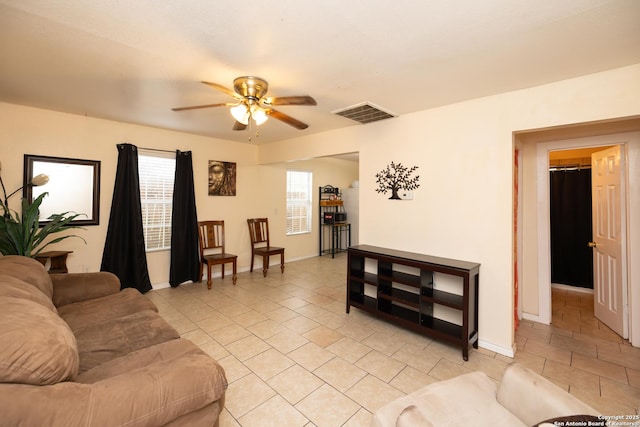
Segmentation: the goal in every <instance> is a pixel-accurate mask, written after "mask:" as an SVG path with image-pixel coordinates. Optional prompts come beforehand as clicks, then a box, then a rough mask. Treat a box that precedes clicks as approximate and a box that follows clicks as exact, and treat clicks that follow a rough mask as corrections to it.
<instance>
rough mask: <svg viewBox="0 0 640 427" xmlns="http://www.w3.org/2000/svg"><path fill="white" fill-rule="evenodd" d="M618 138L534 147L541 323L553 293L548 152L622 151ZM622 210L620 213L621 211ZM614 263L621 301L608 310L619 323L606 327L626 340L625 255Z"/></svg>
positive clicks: (594, 138) (624, 195)
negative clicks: (609, 148)
mask: <svg viewBox="0 0 640 427" xmlns="http://www.w3.org/2000/svg"><path fill="white" fill-rule="evenodd" d="M619 138H620V134H618V135H616V136H614V135H603V136H599V137H586V138H575V139H569V140H555V141H549V142H545V143H540V144H538V147H537V148H538V162H537V165H538V166H537V169H538V177H539V178H543V179H541V180H540V181H539V184H540V187H539V188H538V195H539V198H540V200H543V201H544V203H542V204H541V206H540V207H541V208H542V209H541V210H539V219H540V223H541V225H542V226H541V227H540V228H539V233H544V236H543V235H542V234H539V236H540V244H539V247H538V252H539V256H540V257H541V258H540V260H542V262H540V263H539V267H540V268H539V281H540V285H539V308H540V312H541V313H543V314H546V317H543V318H542V319H541V320H542V321H543V322H544V323H550V322H551V307H552V295H553V292H551V288H552V280H551V279H552V274H551V271H552V268H551V263H552V257H551V252H552V245H551V236H552V233H551V218H550V212H551V209H550V204H551V185H550V176H549V174H550V173H549V171H548V170H549V164H550V158H551V153H553V152H554V151H562V150H569V149H577V148H583V149H591V150H592V151H593V152H594V153H596V152H602V151H603V150H606V149H607V146H611V145H614V144H615V145H619V146H620V147H623V151H624V147H625V146H626V142H625V141H622V140H620V139H619ZM616 143H619V144H616ZM623 167H625V166H623ZM623 173H625V174H626V173H628V172H627V171H623ZM621 197H625V198H626V194H622V195H621ZM625 200H626V199H625ZM618 203H620V202H618ZM624 205H625V203H624V202H622V204H621V205H618V208H617V211H618V212H620V209H621V208H620V207H621V206H624ZM622 209H623V210H624V208H622ZM594 212H595V211H594ZM594 215H595V213H594ZM589 222H591V221H589ZM623 239H626V237H623ZM592 243H593V242H592V241H586V242H583V244H584V245H585V246H586V245H587V244H589V245H591V244H592ZM593 252H594V250H593V249H592V256H593ZM594 259H595V258H594ZM618 262H620V263H621V265H622V266H623V270H622V274H621V275H619V276H618V277H619V278H620V280H618V282H617V288H616V290H615V291H614V293H617V294H618V295H621V298H620V299H619V300H618V301H621V303H620V304H619V305H618V306H617V307H616V308H615V310H614V309H610V311H611V312H617V313H618V314H617V316H618V317H619V321H618V322H617V324H618V325H619V327H613V326H612V325H609V323H607V324H608V325H609V326H610V327H611V328H612V329H614V330H616V332H618V334H620V335H621V336H622V337H623V338H627V337H628V336H629V335H628V313H627V311H626V310H627V308H626V302H627V292H628V282H627V280H626V277H627V275H626V264H627V261H626V256H624V255H623V256H622V257H621V258H620V259H618ZM598 278H599V276H598ZM598 278H596V277H594V281H595V280H599V279H598ZM596 288H597V286H596ZM596 299H597V300H598V301H600V299H601V298H596ZM600 302H601V301H600ZM600 302H599V304H600ZM600 305H602V304H600ZM623 319H624V320H623ZM621 325H624V326H621Z"/></svg>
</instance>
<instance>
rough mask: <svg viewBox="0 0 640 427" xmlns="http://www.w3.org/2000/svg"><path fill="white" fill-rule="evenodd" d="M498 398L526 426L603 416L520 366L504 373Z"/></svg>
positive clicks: (511, 366)
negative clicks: (558, 420)
mask: <svg viewBox="0 0 640 427" xmlns="http://www.w3.org/2000/svg"><path fill="white" fill-rule="evenodd" d="M497 399H498V402H499V403H500V404H501V405H502V406H504V407H505V408H507V409H508V410H509V411H510V412H511V413H513V414H514V415H515V416H517V417H518V418H519V419H520V420H521V421H522V422H523V423H525V424H526V425H535V424H537V423H539V422H541V421H544V420H547V419H550V418H556V417H562V416H567V415H578V414H585V415H599V413H598V412H597V411H596V410H595V409H593V408H592V407H590V406H589V405H587V404H586V403H584V402H582V401H581V400H579V399H578V398H576V397H574V396H572V395H571V394H569V393H568V392H566V391H564V390H563V389H561V388H560V387H558V386H556V385H555V384H553V383H552V382H551V381H549V380H547V379H546V378H544V377H542V376H541V375H538V374H536V373H535V372H534V371H532V370H531V369H528V368H525V367H524V366H522V365H520V364H518V363H512V364H511V365H509V366H507V368H506V370H505V371H504V375H503V377H502V381H501V382H500V386H499V387H498V393H497Z"/></svg>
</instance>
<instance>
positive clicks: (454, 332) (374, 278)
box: [347, 245, 480, 360]
mask: <svg viewBox="0 0 640 427" xmlns="http://www.w3.org/2000/svg"><path fill="white" fill-rule="evenodd" d="M347 270H348V271H347V313H349V310H350V307H352V306H353V307H356V308H359V309H361V310H364V311H367V312H369V313H372V314H374V315H376V316H378V317H380V318H383V319H385V320H388V321H390V322H393V323H396V324H398V325H400V326H404V327H407V328H409V329H412V330H414V331H416V332H419V333H421V334H423V335H427V336H430V337H433V338H436V339H443V340H446V341H449V342H452V343H455V344H458V345H460V347H461V348H462V357H463V359H464V360H468V358H469V346H470V345H473V347H475V348H478V286H479V278H480V264H477V263H472V262H466V261H460V260H454V259H447V258H439V257H433V256H428V255H422V254H416V253H411V252H404V251H397V250H392V249H386V248H380V247H376V246H369V245H360V246H353V247H350V248H349V249H348V259H347ZM452 318H453V319H452Z"/></svg>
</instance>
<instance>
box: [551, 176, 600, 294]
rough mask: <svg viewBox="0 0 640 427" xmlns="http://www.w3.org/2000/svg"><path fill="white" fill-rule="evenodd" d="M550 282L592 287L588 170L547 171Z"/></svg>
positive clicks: (589, 178) (589, 183)
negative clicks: (548, 172) (548, 173)
mask: <svg viewBox="0 0 640 427" xmlns="http://www.w3.org/2000/svg"><path fill="white" fill-rule="evenodd" d="M550 187H551V188H550V197H551V200H550V208H551V218H550V222H551V281H552V282H553V283H560V284H565V285H571V286H579V287H583V288H593V252H592V251H593V250H592V249H591V248H589V247H588V246H587V243H588V242H590V241H591V240H592V235H593V231H592V226H591V217H592V214H591V169H581V170H558V171H552V172H550Z"/></svg>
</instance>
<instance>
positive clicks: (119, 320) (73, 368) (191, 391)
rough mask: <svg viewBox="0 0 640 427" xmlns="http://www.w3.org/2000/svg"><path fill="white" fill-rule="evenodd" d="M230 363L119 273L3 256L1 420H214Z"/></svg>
mask: <svg viewBox="0 0 640 427" xmlns="http://www.w3.org/2000/svg"><path fill="white" fill-rule="evenodd" d="M226 388H227V380H226V377H225V373H224V370H223V369H222V367H221V366H220V365H219V364H218V363H217V362H216V361H215V360H214V359H212V358H211V357H210V356H209V355H207V354H206V353H204V352H203V351H202V350H200V349H199V348H198V347H197V346H195V345H194V344H193V343H192V342H190V341H188V340H184V339H181V338H180V335H179V334H178V333H177V332H176V330H175V329H174V328H172V327H171V326H170V325H169V324H168V323H167V322H165V321H164V319H162V317H161V316H160V315H159V314H158V313H157V308H156V307H155V305H154V304H153V303H152V302H151V301H150V300H149V299H148V298H146V297H145V296H143V295H142V294H140V293H139V292H138V291H136V290H134V289H130V288H129V289H124V290H122V291H121V290H120V282H119V280H118V279H117V277H116V276H115V275H113V274H111V273H106V272H99V273H75V274H52V275H49V274H48V273H47V272H46V270H45V268H44V267H43V266H42V264H40V263H39V262H38V261H36V260H34V259H32V258H27V257H19V256H0V424H1V425H11V426H45V425H46V426H65V427H71V426H83V427H85V426H124V425H126V426H184V425H188V426H205V425H206V426H213V425H217V424H218V417H219V415H220V412H221V411H222V408H223V405H224V395H225V391H226Z"/></svg>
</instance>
